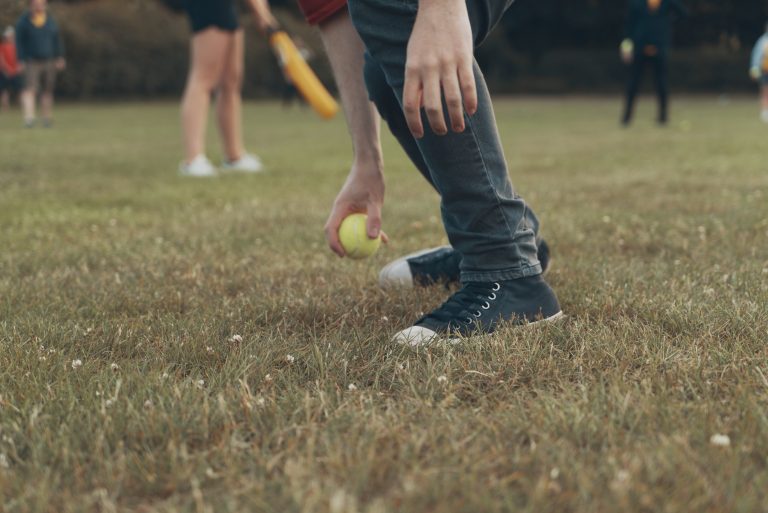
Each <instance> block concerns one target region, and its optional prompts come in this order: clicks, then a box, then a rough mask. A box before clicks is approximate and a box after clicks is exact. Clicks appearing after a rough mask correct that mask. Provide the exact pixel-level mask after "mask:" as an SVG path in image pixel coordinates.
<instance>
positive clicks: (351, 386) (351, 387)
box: [347, 383, 357, 392]
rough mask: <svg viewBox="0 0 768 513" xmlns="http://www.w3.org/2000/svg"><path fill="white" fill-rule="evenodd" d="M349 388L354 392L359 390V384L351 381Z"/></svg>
mask: <svg viewBox="0 0 768 513" xmlns="http://www.w3.org/2000/svg"><path fill="white" fill-rule="evenodd" d="M347 389H348V390H349V391H350V392H354V391H355V390H357V385H355V384H354V383H350V384H349V386H348V387H347Z"/></svg>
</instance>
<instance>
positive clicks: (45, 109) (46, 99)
mask: <svg viewBox="0 0 768 513" xmlns="http://www.w3.org/2000/svg"><path fill="white" fill-rule="evenodd" d="M40 110H41V113H42V115H43V119H44V120H45V121H51V119H53V118H52V116H53V93H49V92H44V93H43V94H41V95H40Z"/></svg>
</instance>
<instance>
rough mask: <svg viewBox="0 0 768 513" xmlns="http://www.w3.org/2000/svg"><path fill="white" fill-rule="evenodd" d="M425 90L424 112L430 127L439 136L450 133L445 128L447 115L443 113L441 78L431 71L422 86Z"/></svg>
mask: <svg viewBox="0 0 768 513" xmlns="http://www.w3.org/2000/svg"><path fill="white" fill-rule="evenodd" d="M422 87H423V90H424V93H423V94H424V97H423V101H424V112H426V114H427V120H428V121H429V126H431V127H432V131H433V132H435V133H436V134H437V135H445V134H447V133H448V127H446V126H445V114H444V113H443V98H442V94H441V91H440V76H439V75H438V74H437V73H435V72H432V71H430V72H429V74H428V75H427V77H425V79H424V82H423V84H422Z"/></svg>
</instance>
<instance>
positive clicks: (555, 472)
mask: <svg viewBox="0 0 768 513" xmlns="http://www.w3.org/2000/svg"><path fill="white" fill-rule="evenodd" d="M558 477H560V469H559V468H557V467H555V468H553V469H552V470H550V471H549V478H550V479H557V478H558Z"/></svg>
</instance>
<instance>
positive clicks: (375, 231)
mask: <svg viewBox="0 0 768 513" xmlns="http://www.w3.org/2000/svg"><path fill="white" fill-rule="evenodd" d="M366 232H367V233H368V238H370V239H375V238H376V237H378V236H379V234H380V233H381V207H380V206H379V205H377V204H376V203H368V222H367V223H366Z"/></svg>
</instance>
